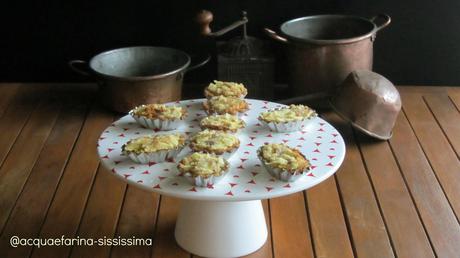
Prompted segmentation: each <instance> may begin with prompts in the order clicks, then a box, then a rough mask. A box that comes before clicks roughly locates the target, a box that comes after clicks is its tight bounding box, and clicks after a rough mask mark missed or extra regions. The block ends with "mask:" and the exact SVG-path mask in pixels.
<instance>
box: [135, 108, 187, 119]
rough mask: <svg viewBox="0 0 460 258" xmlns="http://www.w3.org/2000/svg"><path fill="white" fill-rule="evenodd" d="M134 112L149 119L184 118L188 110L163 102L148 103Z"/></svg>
mask: <svg viewBox="0 0 460 258" xmlns="http://www.w3.org/2000/svg"><path fill="white" fill-rule="evenodd" d="M133 113H134V114H135V115H137V116H143V117H146V118H149V119H160V120H174V119H182V118H184V117H185V116H186V115H187V111H186V110H185V108H183V107H179V106H167V105H163V104H148V105H143V106H140V107H138V108H136V109H134V111H133Z"/></svg>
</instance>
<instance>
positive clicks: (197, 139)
mask: <svg viewBox="0 0 460 258" xmlns="http://www.w3.org/2000/svg"><path fill="white" fill-rule="evenodd" d="M239 146H240V140H239V139H238V137H236V136H235V135H233V134H230V133H226V132H223V131H214V130H204V131H201V132H199V133H197V134H195V135H194V136H193V137H192V138H191V139H190V148H191V149H192V150H193V151H198V152H206V153H215V154H218V155H220V154H223V153H225V152H231V151H232V150H234V149H236V148H238V147H239Z"/></svg>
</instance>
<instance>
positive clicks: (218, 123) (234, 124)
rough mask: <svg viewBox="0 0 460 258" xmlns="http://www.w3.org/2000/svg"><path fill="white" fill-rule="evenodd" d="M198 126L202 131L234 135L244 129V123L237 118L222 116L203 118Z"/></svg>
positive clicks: (227, 115) (228, 115)
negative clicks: (208, 130)
mask: <svg viewBox="0 0 460 258" xmlns="http://www.w3.org/2000/svg"><path fill="white" fill-rule="evenodd" d="M200 126H201V128H202V129H210V130H218V131H225V132H232V133H236V132H237V131H238V130H239V129H241V128H244V127H245V126H246V123H245V122H244V121H243V120H242V119H241V118H238V117H237V116H234V115H230V114H223V115H212V116H208V117H205V118H203V119H202V120H201V121H200Z"/></svg>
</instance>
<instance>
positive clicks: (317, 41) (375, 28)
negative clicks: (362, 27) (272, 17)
mask: <svg viewBox="0 0 460 258" xmlns="http://www.w3.org/2000/svg"><path fill="white" fill-rule="evenodd" d="M379 15H381V16H384V17H385V18H386V19H388V22H386V23H385V24H383V25H381V26H379V25H377V24H376V23H375V22H374V20H375V19H376V17H378V16H375V17H372V18H371V19H366V18H364V17H360V16H355V15H343V14H320V15H310V16H303V17H299V18H294V19H291V20H288V21H286V22H283V23H282V24H281V25H280V27H279V28H280V31H281V34H282V35H283V36H285V37H286V38H288V39H289V40H290V41H292V42H293V43H300V44H302V43H310V44H314V45H336V44H349V43H354V42H358V41H361V40H364V39H367V38H371V37H373V36H374V35H375V34H376V33H377V32H378V31H379V30H381V29H383V28H384V27H386V26H388V24H389V23H390V22H391V18H390V17H389V16H388V15H386V14H379ZM331 18H332V19H353V20H356V21H359V22H362V23H366V24H367V25H369V26H370V28H371V29H370V30H369V31H368V32H367V33H364V34H362V35H359V36H356V37H350V38H337V39H313V38H301V37H296V36H293V35H290V34H289V33H287V32H286V30H285V29H283V27H285V26H286V25H288V24H291V23H295V22H299V21H304V20H312V19H331Z"/></svg>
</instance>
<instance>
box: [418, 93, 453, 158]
mask: <svg viewBox="0 0 460 258" xmlns="http://www.w3.org/2000/svg"><path fill="white" fill-rule="evenodd" d="M423 97H424V99H425V102H426V103H427V104H428V107H429V108H430V111H431V112H432V113H433V115H434V117H435V119H436V121H437V122H438V123H439V125H440V126H441V128H442V130H443V132H444V134H445V135H446V137H447V139H448V140H449V143H450V144H451V145H452V148H453V149H454V150H455V152H456V154H457V157H460V134H459V133H458V132H460V113H459V112H458V110H457V109H456V107H455V105H454V104H453V103H452V101H451V99H450V98H449V96H448V95H447V94H425V95H424V96H423Z"/></svg>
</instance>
